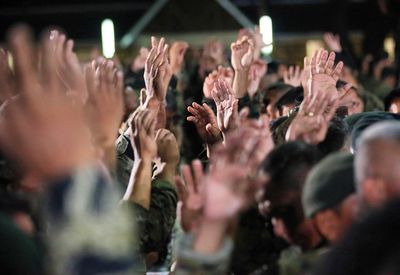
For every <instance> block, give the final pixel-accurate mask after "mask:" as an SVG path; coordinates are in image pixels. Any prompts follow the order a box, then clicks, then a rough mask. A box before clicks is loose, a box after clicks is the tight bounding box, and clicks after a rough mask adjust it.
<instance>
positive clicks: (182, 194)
mask: <svg viewBox="0 0 400 275" xmlns="http://www.w3.org/2000/svg"><path fill="white" fill-rule="evenodd" d="M175 184H176V187H177V189H178V197H179V200H180V201H181V202H183V203H184V202H185V201H186V199H187V190H186V186H185V184H184V183H183V180H182V178H181V177H180V176H175Z"/></svg>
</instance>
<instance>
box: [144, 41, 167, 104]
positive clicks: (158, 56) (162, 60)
mask: <svg viewBox="0 0 400 275" xmlns="http://www.w3.org/2000/svg"><path fill="white" fill-rule="evenodd" d="M151 45H152V48H151V50H150V52H149V55H148V57H147V60H146V64H145V68H144V81H145V84H146V93H147V94H146V99H147V100H148V101H150V100H157V101H159V102H164V101H165V96H166V94H167V89H168V85H169V81H170V80H171V77H172V71H171V65H170V64H169V61H168V44H165V39H164V38H161V39H160V40H157V39H156V38H155V37H152V38H151Z"/></svg>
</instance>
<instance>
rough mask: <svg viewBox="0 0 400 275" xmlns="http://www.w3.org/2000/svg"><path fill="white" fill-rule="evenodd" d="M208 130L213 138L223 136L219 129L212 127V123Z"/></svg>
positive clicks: (208, 125) (209, 124) (207, 127)
mask: <svg viewBox="0 0 400 275" xmlns="http://www.w3.org/2000/svg"><path fill="white" fill-rule="evenodd" d="M206 130H207V132H209V133H210V134H211V135H213V136H218V135H220V134H221V131H220V130H219V129H218V128H217V127H215V126H213V125H211V123H208V124H207V125H206Z"/></svg>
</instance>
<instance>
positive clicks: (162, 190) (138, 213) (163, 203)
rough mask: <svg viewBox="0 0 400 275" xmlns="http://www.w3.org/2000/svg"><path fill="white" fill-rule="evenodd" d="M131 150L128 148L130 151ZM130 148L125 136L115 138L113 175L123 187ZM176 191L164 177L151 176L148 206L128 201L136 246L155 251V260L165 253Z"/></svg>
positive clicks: (129, 157)
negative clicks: (135, 224) (115, 150)
mask: <svg viewBox="0 0 400 275" xmlns="http://www.w3.org/2000/svg"><path fill="white" fill-rule="evenodd" d="M130 151H131V152H130ZM132 154H133V153H132V148H131V145H130V143H129V141H128V138H127V137H125V136H124V135H121V136H120V137H119V138H118V139H117V175H116V176H117V179H118V181H119V183H120V184H121V185H122V186H123V187H124V188H126V186H127V185H128V183H129V178H130V175H131V171H132V167H133V163H134V161H133V159H132V158H131V157H133V156H132ZM177 203H178V194H177V191H176V188H175V186H174V185H173V184H171V183H170V182H168V181H166V180H162V179H154V180H153V181H152V186H151V201H150V208H149V209H145V208H143V207H141V206H140V205H138V204H135V203H132V207H133V209H134V213H135V214H134V215H135V221H136V223H137V226H138V232H139V234H138V236H140V239H139V250H140V251H141V252H142V253H144V254H146V253H149V252H158V256H159V260H160V261H163V260H164V259H165V257H166V256H167V252H168V243H169V242H170V236H171V231H172V228H173V226H174V223H175V219H176V206H177Z"/></svg>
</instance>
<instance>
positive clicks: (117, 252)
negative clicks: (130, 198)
mask: <svg viewBox="0 0 400 275" xmlns="http://www.w3.org/2000/svg"><path fill="white" fill-rule="evenodd" d="M46 201H47V202H46V207H45V210H46V214H47V221H48V244H49V256H50V260H51V269H52V270H51V271H52V274H95V273H96V272H100V271H101V272H104V273H108V274H137V273H135V269H136V268H137V267H138V266H139V263H138V261H140V259H139V256H138V253H137V252H135V250H134V245H135V243H136V240H135V239H134V238H135V236H136V234H135V232H136V231H135V226H134V222H133V219H132V214H131V211H130V209H129V208H127V207H123V206H121V204H120V203H119V201H120V192H119V190H118V188H117V185H116V184H113V183H112V182H110V180H109V177H108V176H107V175H105V174H104V173H103V172H102V171H101V169H99V168H98V167H85V168H81V169H78V170H77V171H76V172H74V173H72V174H71V175H69V176H67V177H65V178H63V179H61V180H58V181H56V182H53V183H51V184H49V188H48V192H47V196H46Z"/></svg>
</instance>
